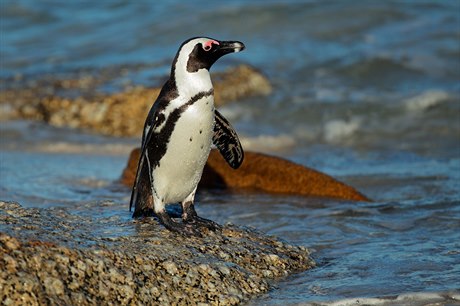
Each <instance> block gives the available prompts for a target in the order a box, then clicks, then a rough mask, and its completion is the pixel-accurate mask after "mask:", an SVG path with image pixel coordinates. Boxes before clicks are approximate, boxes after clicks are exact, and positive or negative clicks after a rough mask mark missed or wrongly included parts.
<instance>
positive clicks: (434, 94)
mask: <svg viewBox="0 0 460 306" xmlns="http://www.w3.org/2000/svg"><path fill="white" fill-rule="evenodd" d="M449 98H451V95H450V94H449V93H448V92H445V91H442V90H428V91H425V92H423V93H421V94H419V95H417V96H415V97H412V98H409V99H407V100H405V101H404V104H405V105H406V108H407V109H408V110H409V111H424V110H426V109H428V108H430V107H433V106H435V105H438V104H440V103H442V102H444V101H446V100H447V99H449Z"/></svg>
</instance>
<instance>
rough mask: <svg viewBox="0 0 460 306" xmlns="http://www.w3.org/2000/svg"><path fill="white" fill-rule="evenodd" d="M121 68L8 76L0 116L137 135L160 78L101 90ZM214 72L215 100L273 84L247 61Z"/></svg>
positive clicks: (263, 92) (256, 91) (262, 90)
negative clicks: (146, 83)
mask: <svg viewBox="0 0 460 306" xmlns="http://www.w3.org/2000/svg"><path fill="white" fill-rule="evenodd" d="M133 69H134V68H132V67H130V70H133ZM144 69H145V67H144ZM123 71H124V69H119V70H117V69H113V70H109V69H106V70H103V71H101V72H100V73H99V74H98V75H94V74H89V73H84V72H82V73H80V74H78V75H76V76H72V78H68V79H65V78H55V77H52V76H44V77H43V78H42V79H40V80H34V81H29V82H20V81H16V82H14V81H13V80H8V82H6V83H8V84H10V87H9V88H7V89H4V90H2V91H0V107H1V110H2V112H1V116H0V119H3V120H5V119H33V120H40V121H45V122H47V123H49V124H52V125H54V126H66V127H71V128H82V129H88V130H91V131H94V132H98V133H102V134H105V135H114V136H138V135H140V133H141V131H142V128H143V125H144V118H145V117H146V116H147V114H148V111H149V110H150V107H151V106H152V104H153V102H154V101H155V99H156V98H157V96H158V94H159V92H160V89H161V88H160V87H161V85H162V84H161V83H160V84H158V87H154V88H150V87H145V86H141V85H137V86H133V85H129V86H124V87H123V88H122V90H118V91H116V92H113V93H104V92H102V91H101V88H104V86H108V85H107V84H110V83H113V78H115V77H116V76H119V75H120V74H122V73H123ZM125 73H126V72H125ZM212 78H213V83H214V89H215V102H216V105H217V106H220V105H223V104H225V103H228V102H230V101H234V100H237V99H243V98H245V97H250V96H258V95H267V94H269V93H270V92H271V90H272V87H271V85H270V82H269V81H268V79H267V78H266V77H265V76H263V75H262V74H261V73H260V72H259V71H257V70H256V69H255V68H253V67H250V66H247V65H239V66H236V67H231V68H229V69H227V70H226V71H224V72H220V73H213V75H212ZM139 118H142V119H141V120H140V119H139Z"/></svg>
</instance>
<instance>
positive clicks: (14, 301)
mask: <svg viewBox="0 0 460 306" xmlns="http://www.w3.org/2000/svg"><path fill="white" fill-rule="evenodd" d="M106 204H107V203H106ZM124 204H125V203H124ZM88 205H89V206H88V207H87V208H88V209H94V210H96V209H99V205H100V203H98V202H94V203H91V205H93V206H94V207H90V206H91V205H90V204H88ZM112 205H113V206H115V207H116V204H115V203H112ZM104 207H105V208H107V206H104ZM13 212H14V213H13ZM126 213H127V214H129V213H128V212H126ZM120 228H121V229H123V230H122V231H120V232H119V235H118V236H117V235H114V234H113V229H120ZM203 231H204V232H205V233H206V232H207V229H203ZM207 233H208V234H206V235H203V236H204V237H203V238H198V237H183V236H180V235H177V234H175V233H171V232H169V231H167V230H165V229H164V228H163V227H162V226H161V225H159V223H158V222H157V221H156V220H155V219H153V218H146V219H143V220H132V219H130V218H129V217H120V218H113V217H107V218H103V217H99V218H91V217H82V216H77V215H74V214H70V213H68V212H67V210H66V209H65V208H57V207H55V208H53V209H36V208H35V209H26V208H23V207H22V206H20V205H19V204H17V203H12V202H2V201H0V267H1V269H0V301H2V303H3V304H5V305H18V304H34V305H43V304H48V305H50V304H51V305H56V304H57V305H69V304H78V305H94V304H103V305H106V304H123V305H127V304H130V305H131V304H132V305H139V304H141V305H152V304H154V305H155V304H173V305H177V304H199V303H204V304H203V305H205V304H206V305H217V304H219V305H236V304H240V303H242V302H244V301H247V300H248V299H249V298H250V297H251V296H253V295H256V294H260V293H262V292H266V291H267V290H269V288H270V283H271V282H269V280H270V279H273V278H275V277H277V276H285V275H288V274H291V273H293V272H298V271H304V270H307V269H310V268H312V267H313V266H314V262H313V261H312V259H311V258H310V253H309V251H308V250H307V249H306V248H305V247H299V246H293V245H289V244H287V243H285V242H280V241H279V240H278V239H277V238H274V237H270V236H266V235H263V234H260V233H257V232H255V231H252V230H248V229H244V228H239V227H236V226H231V225H226V226H224V227H223V230H222V232H215V233H209V232H207ZM108 236H110V238H111V239H107V238H108ZM37 237H40V240H37ZM222 252H223V253H225V254H226V256H225V258H222V257H221V256H220V253H222ZM267 271H269V272H267Z"/></svg>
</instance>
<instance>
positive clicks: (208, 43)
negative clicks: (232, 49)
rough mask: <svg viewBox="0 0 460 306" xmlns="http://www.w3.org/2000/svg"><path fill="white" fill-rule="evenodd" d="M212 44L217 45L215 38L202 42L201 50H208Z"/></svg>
mask: <svg viewBox="0 0 460 306" xmlns="http://www.w3.org/2000/svg"><path fill="white" fill-rule="evenodd" d="M212 45H219V43H218V42H217V41H215V40H208V41H207V42H205V43H204V44H203V50H204V51H206V52H208V51H210V50H211V49H212Z"/></svg>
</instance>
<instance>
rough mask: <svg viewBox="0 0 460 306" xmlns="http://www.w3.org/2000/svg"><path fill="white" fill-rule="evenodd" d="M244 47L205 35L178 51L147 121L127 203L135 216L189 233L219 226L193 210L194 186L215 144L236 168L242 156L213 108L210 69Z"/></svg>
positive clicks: (232, 133)
mask: <svg viewBox="0 0 460 306" xmlns="http://www.w3.org/2000/svg"><path fill="white" fill-rule="evenodd" d="M244 48H245V46H244V44H242V43H241V42H237V41H217V40H214V39H211V38H206V37H199V38H191V39H189V40H187V41H185V42H184V43H183V44H182V45H181V47H180V48H179V51H178V52H177V54H176V57H175V58H174V61H173V64H172V68H171V75H170V78H169V79H168V81H167V82H166V83H165V84H164V86H163V88H162V90H161V92H160V94H159V96H158V98H157V100H156V101H155V103H154V104H153V106H152V108H151V109H150V112H149V114H148V116H147V119H146V121H145V125H144V131H143V135H142V149H141V151H142V153H141V156H140V159H139V164H138V169H137V174H136V179H135V182H134V186H133V190H132V194H131V201H130V209H131V208H132V207H134V213H133V217H140V216H151V215H156V216H157V217H158V218H159V220H160V222H161V223H162V224H163V225H164V226H165V227H166V228H168V229H169V230H172V231H177V232H181V233H187V234H199V233H198V232H197V229H196V226H206V227H208V228H210V229H216V228H218V225H217V224H216V223H214V222H212V221H210V220H207V219H204V218H200V217H198V216H197V214H196V212H195V209H194V204H193V202H194V197H195V192H196V188H197V185H198V182H199V181H200V179H201V175H202V172H203V168H204V165H205V163H206V161H207V159H208V156H209V152H210V150H211V145H212V144H213V143H214V144H215V145H216V147H217V148H218V149H219V151H220V152H221V154H222V156H224V158H225V160H226V161H227V162H228V164H229V165H230V166H231V167H233V168H235V169H236V168H238V167H239V166H240V165H241V163H242V162H243V158H244V153H243V149H242V147H241V144H240V142H239V140H238V136H237V134H236V132H235V131H234V129H233V128H232V126H231V125H230V124H229V122H228V121H227V120H226V119H225V118H224V117H223V116H222V115H221V114H220V113H219V112H218V111H217V110H215V109H214V89H213V86H212V83H211V77H210V74H209V69H210V68H211V66H212V64H214V62H215V61H216V60H218V59H219V58H220V57H221V56H223V55H225V54H228V53H232V52H239V51H241V50H243V49H244ZM177 202H181V203H182V209H183V214H182V219H183V222H182V223H179V222H176V221H174V220H172V219H171V218H170V216H169V215H168V214H167V212H166V210H165V205H167V204H170V203H177Z"/></svg>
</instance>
